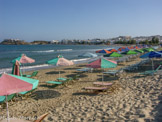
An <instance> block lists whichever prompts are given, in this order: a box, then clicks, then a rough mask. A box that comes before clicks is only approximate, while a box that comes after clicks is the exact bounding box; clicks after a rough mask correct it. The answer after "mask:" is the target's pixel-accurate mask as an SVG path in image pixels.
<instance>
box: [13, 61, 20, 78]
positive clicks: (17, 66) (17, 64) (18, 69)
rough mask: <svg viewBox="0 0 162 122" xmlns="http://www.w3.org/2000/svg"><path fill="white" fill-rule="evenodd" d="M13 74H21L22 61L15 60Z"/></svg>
mask: <svg viewBox="0 0 162 122" xmlns="http://www.w3.org/2000/svg"><path fill="white" fill-rule="evenodd" d="M13 74H14V75H18V76H20V63H19V62H18V61H16V62H15V65H14V69H13Z"/></svg>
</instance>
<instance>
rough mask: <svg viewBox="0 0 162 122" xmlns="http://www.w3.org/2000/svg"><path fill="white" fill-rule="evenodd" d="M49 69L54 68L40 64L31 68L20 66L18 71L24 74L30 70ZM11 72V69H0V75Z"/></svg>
mask: <svg viewBox="0 0 162 122" xmlns="http://www.w3.org/2000/svg"><path fill="white" fill-rule="evenodd" d="M46 67H47V68H48V67H49V68H50V67H55V66H53V65H48V64H40V65H33V66H21V67H20V70H21V72H24V71H32V70H38V69H41V68H46ZM11 71H12V68H3V69H0V74H2V73H4V72H6V73H11Z"/></svg>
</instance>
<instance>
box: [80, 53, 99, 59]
mask: <svg viewBox="0 0 162 122" xmlns="http://www.w3.org/2000/svg"><path fill="white" fill-rule="evenodd" d="M78 57H88V58H94V57H97V55H96V54H94V53H84V54H81V55H79V56H78Z"/></svg>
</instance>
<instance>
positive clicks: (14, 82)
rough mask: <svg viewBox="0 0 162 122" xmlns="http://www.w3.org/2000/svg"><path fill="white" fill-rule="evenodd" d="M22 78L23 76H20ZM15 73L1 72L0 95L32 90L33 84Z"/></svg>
mask: <svg viewBox="0 0 162 122" xmlns="http://www.w3.org/2000/svg"><path fill="white" fill-rule="evenodd" d="M22 78H23V77H22ZM22 78H16V77H15V75H8V74H5V73H4V74H2V76H1V77H0V96H3V95H10V94H14V93H18V92H23V91H29V90H32V87H33V85H32V84H31V83H28V82H26V81H24V80H22Z"/></svg>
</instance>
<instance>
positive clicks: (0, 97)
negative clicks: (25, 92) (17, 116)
mask: <svg viewBox="0 0 162 122" xmlns="http://www.w3.org/2000/svg"><path fill="white" fill-rule="evenodd" d="M15 95H16V94H11V95H8V96H7V101H10V100H12V99H13V98H14V97H15ZM5 101H6V96H0V103H4V102H5Z"/></svg>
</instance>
